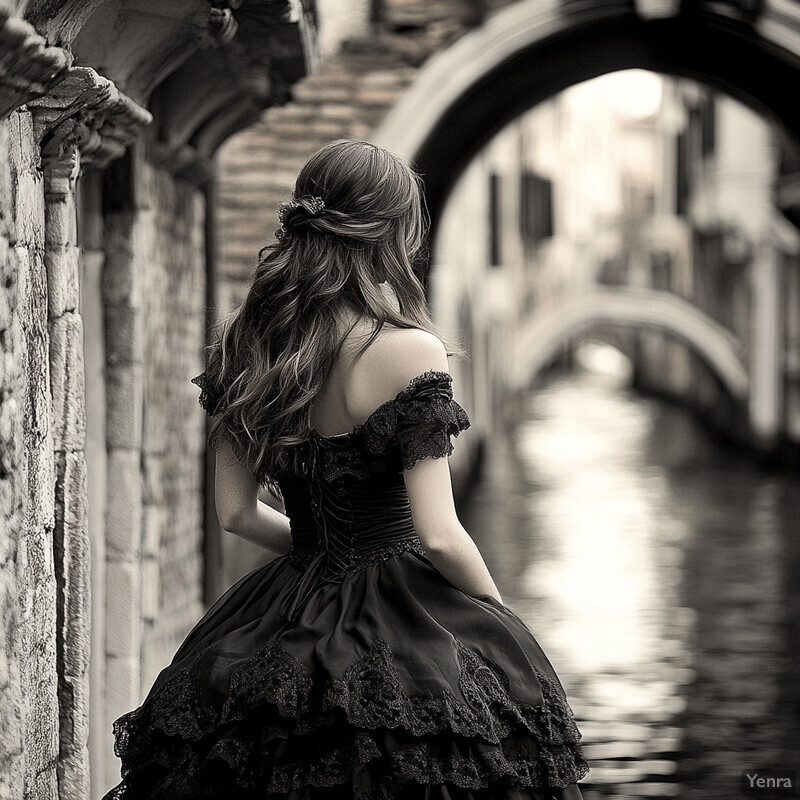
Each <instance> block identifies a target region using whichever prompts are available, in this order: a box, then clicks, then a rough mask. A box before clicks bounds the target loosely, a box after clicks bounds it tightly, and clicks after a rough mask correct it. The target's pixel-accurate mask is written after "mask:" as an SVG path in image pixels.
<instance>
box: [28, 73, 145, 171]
mask: <svg viewBox="0 0 800 800" xmlns="http://www.w3.org/2000/svg"><path fill="white" fill-rule="evenodd" d="M29 106H30V109H31V111H32V112H33V114H34V129H35V131H36V134H37V136H38V138H39V141H40V142H41V144H42V152H43V154H44V155H45V156H46V157H48V156H49V157H56V156H57V155H58V154H59V152H61V151H62V150H64V149H69V148H70V147H72V146H73V145H76V146H77V147H78V148H79V149H80V153H81V163H82V164H83V165H84V166H88V167H94V168H103V167H105V166H106V165H107V164H108V163H109V162H110V161H113V160H114V159H115V158H119V157H120V156H121V155H122V154H123V153H124V152H125V148H126V147H127V146H128V145H129V144H130V143H131V142H132V141H133V140H134V139H135V138H136V135H137V134H138V132H139V131H140V130H141V129H142V128H143V127H144V126H146V125H148V124H149V123H150V121H151V120H152V116H151V115H150V112H149V111H147V110H146V109H144V108H142V107H141V106H140V105H138V104H137V103H135V102H134V101H133V100H131V99H130V98H129V97H127V96H126V95H124V94H123V93H122V92H120V91H119V89H117V87H116V86H115V85H114V83H113V82H112V81H110V80H108V79H107V78H104V77H103V76H102V75H98V73H97V72H95V71H94V70H93V69H91V68H90V67H73V68H72V69H70V70H69V72H68V73H67V75H66V77H65V78H64V80H63V81H62V82H61V83H60V84H59V85H58V86H56V87H55V88H54V89H53V91H51V92H50V94H48V95H46V96H45V97H41V98H39V99H38V100H35V101H34V102H32V103H30V104H29Z"/></svg>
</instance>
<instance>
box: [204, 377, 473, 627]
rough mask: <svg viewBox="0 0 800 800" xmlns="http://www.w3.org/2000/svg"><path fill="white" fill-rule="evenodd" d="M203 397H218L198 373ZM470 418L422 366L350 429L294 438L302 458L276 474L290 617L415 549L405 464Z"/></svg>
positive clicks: (435, 454)
mask: <svg viewBox="0 0 800 800" xmlns="http://www.w3.org/2000/svg"><path fill="white" fill-rule="evenodd" d="M195 382H197V383H198V384H199V385H201V386H202V387H203V394H202V395H201V398H200V400H201V403H202V404H203V405H204V407H205V408H206V409H207V410H208V411H209V413H218V412H219V411H220V408H219V401H218V398H216V397H215V396H214V395H213V393H212V392H210V390H209V387H210V386H211V385H213V384H212V382H210V381H208V380H207V379H205V378H204V377H203V376H198V378H197V379H195ZM467 427H469V419H468V418H467V414H466V412H465V411H464V409H463V408H461V406H460V405H459V404H458V403H456V402H455V400H453V393H452V378H451V377H450V375H449V374H448V373H446V372H437V371H428V372H425V373H423V374H422V375H418V376H417V377H416V378H414V379H412V380H411V381H410V382H409V384H408V385H407V386H406V387H405V388H404V389H403V390H402V391H401V392H399V393H398V394H397V396H396V397H394V398H393V399H391V400H388V401H386V402H385V403H383V404H381V405H380V406H378V408H376V409H375V410H374V411H373V412H372V413H371V414H370V415H369V417H367V419H366V420H365V421H364V422H363V423H362V424H360V425H356V426H355V427H354V428H353V429H352V430H351V431H350V432H349V433H345V434H339V435H337V436H322V435H320V434H318V433H317V432H315V431H313V430H312V431H311V433H310V435H309V437H308V438H307V439H306V440H305V441H303V442H302V443H301V444H299V445H296V446H297V447H300V448H301V451H300V454H299V455H300V456H301V457H300V459H298V461H299V462H300V463H301V464H302V468H301V469H300V471H299V472H298V473H287V474H284V475H282V476H277V483H278V485H279V487H280V490H281V494H282V495H283V500H284V505H285V510H286V514H287V515H288V517H289V519H290V522H291V533H292V544H291V547H290V549H289V552H288V553H287V554H286V557H287V558H288V559H289V561H290V562H291V563H292V564H293V565H294V566H296V567H297V569H298V570H299V571H300V572H301V573H302V577H301V578H300V579H299V580H298V581H297V584H296V585H295V586H294V587H293V589H292V590H291V591H288V592H287V593H286V595H285V597H284V602H283V604H282V609H283V611H284V613H285V615H286V616H287V617H288V618H289V619H292V618H294V617H295V616H296V615H297V614H298V613H299V612H300V610H301V609H302V606H303V603H304V602H305V600H306V599H307V598H308V597H309V596H310V594H311V593H313V592H314V591H316V590H317V589H318V588H320V587H321V586H323V585H325V584H328V583H331V582H336V581H339V580H341V579H342V578H343V577H344V575H346V574H347V573H348V572H352V571H354V570H359V569H363V568H364V567H365V566H367V565H369V564H373V563H377V562H380V561H382V560H385V559H387V558H391V557H393V556H395V555H400V554H403V553H407V552H412V551H413V552H416V553H419V554H422V553H423V548H422V544H421V542H420V540H419V537H418V536H417V534H416V531H415V530H414V523H413V519H412V516H411V506H410V503H409V498H408V493H407V491H406V486H405V480H404V478H403V472H404V470H407V469H411V468H413V466H414V464H416V462H417V461H420V460H421V459H424V458H439V457H442V456H448V455H449V454H450V453H451V452H452V450H453V445H452V443H451V437H452V436H457V435H458V434H459V433H460V432H461V431H462V430H465V429H466V428H467Z"/></svg>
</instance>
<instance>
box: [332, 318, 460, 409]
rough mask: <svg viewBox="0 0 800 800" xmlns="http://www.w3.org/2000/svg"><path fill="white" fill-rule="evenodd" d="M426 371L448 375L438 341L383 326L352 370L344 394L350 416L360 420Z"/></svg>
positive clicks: (416, 331) (413, 331) (428, 335)
mask: <svg viewBox="0 0 800 800" xmlns="http://www.w3.org/2000/svg"><path fill="white" fill-rule="evenodd" d="M429 370H434V371H437V372H447V371H448V364H447V349H446V348H445V346H444V344H443V342H442V340H441V339H439V337H438V336H436V335H434V334H433V333H430V332H429V331H425V330H421V329H419V328H395V327H389V326H387V327H386V328H384V329H383V330H382V331H381V332H380V333H379V334H378V336H377V337H376V339H375V341H374V342H373V343H372V344H371V345H370V346H369V348H368V349H367V350H366V352H365V353H364V354H363V355H362V356H361V357H360V358H359V359H358V360H357V361H356V362H355V364H354V366H353V370H352V373H351V377H352V381H351V387H350V392H348V394H349V395H350V398H351V400H350V402H349V403H348V405H349V407H350V410H351V412H352V413H353V414H354V415H355V416H359V417H363V416H364V415H365V414H366V413H369V412H370V411H371V410H372V409H374V408H375V407H376V406H378V405H380V404H381V403H383V402H386V401H387V400H391V399H393V398H394V397H396V395H397V394H398V392H400V391H401V390H403V389H405V388H406V386H408V384H409V382H410V381H411V380H412V379H413V378H416V377H417V376H419V375H422V374H423V373H425V372H428V371H429Z"/></svg>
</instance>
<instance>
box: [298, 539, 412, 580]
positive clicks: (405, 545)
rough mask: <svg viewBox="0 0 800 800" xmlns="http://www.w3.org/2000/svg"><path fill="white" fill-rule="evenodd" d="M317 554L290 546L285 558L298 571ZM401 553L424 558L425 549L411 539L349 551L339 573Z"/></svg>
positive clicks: (373, 563) (351, 570)
mask: <svg viewBox="0 0 800 800" xmlns="http://www.w3.org/2000/svg"><path fill="white" fill-rule="evenodd" d="M317 552H318V551H317V550H311V549H307V548H303V547H296V546H295V545H294V544H292V545H290V547H289V549H288V551H287V552H286V558H288V559H289V562H290V563H291V564H292V566H294V567H297V568H299V569H306V568H307V567H308V565H309V564H310V563H311V561H312V560H313V559H314V556H316V555H317ZM403 553H418V554H419V555H421V556H424V555H425V548H424V547H423V546H422V542H421V541H420V540H419V538H413V539H401V540H400V541H399V542H394V543H393V544H390V545H387V546H385V547H380V548H376V549H374V550H357V549H354V550H350V551H349V552H348V555H349V561H348V566H347V567H346V568H345V569H344V570H343V571H342V572H341V575H342V577H343V576H344V575H346V574H348V573H351V572H359V571H360V570H362V569H364V567H370V566H373V565H375V564H380V563H381V562H382V561H387V560H388V559H390V558H394V557H395V556H399V555H402V554H403Z"/></svg>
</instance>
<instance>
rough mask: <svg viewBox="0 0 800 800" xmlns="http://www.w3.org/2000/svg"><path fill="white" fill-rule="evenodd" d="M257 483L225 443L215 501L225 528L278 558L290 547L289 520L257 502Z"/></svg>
mask: <svg viewBox="0 0 800 800" xmlns="http://www.w3.org/2000/svg"><path fill="white" fill-rule="evenodd" d="M258 489H259V486H258V482H257V481H256V479H255V478H254V477H253V476H252V475H251V474H250V471H249V470H248V469H247V466H246V465H245V464H244V463H243V462H241V461H239V459H238V458H237V457H236V455H235V454H234V452H233V448H232V447H231V446H230V444H229V443H228V442H227V441H223V442H222V443H221V444H220V446H219V449H218V450H217V458H216V477H215V480H214V500H215V503H216V506H217V517H218V519H219V524H220V525H221V526H222V528H223V529H224V530H226V531H228V532H229V533H235V534H236V535H237V536H241V537H242V538H243V539H247V540H248V541H250V542H254V543H255V544H258V545H261V546H262V547H265V548H267V550H271V551H272V552H274V553H278V554H279V555H282V554H284V553H285V552H286V551H287V550H288V549H289V545H290V544H291V541H292V537H291V534H290V533H289V518H288V517H287V516H286V515H285V514H281V512H280V511H278V510H277V509H274V508H272V506H269V505H267V503H264V502H263V501H261V500H259V499H258Z"/></svg>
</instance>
